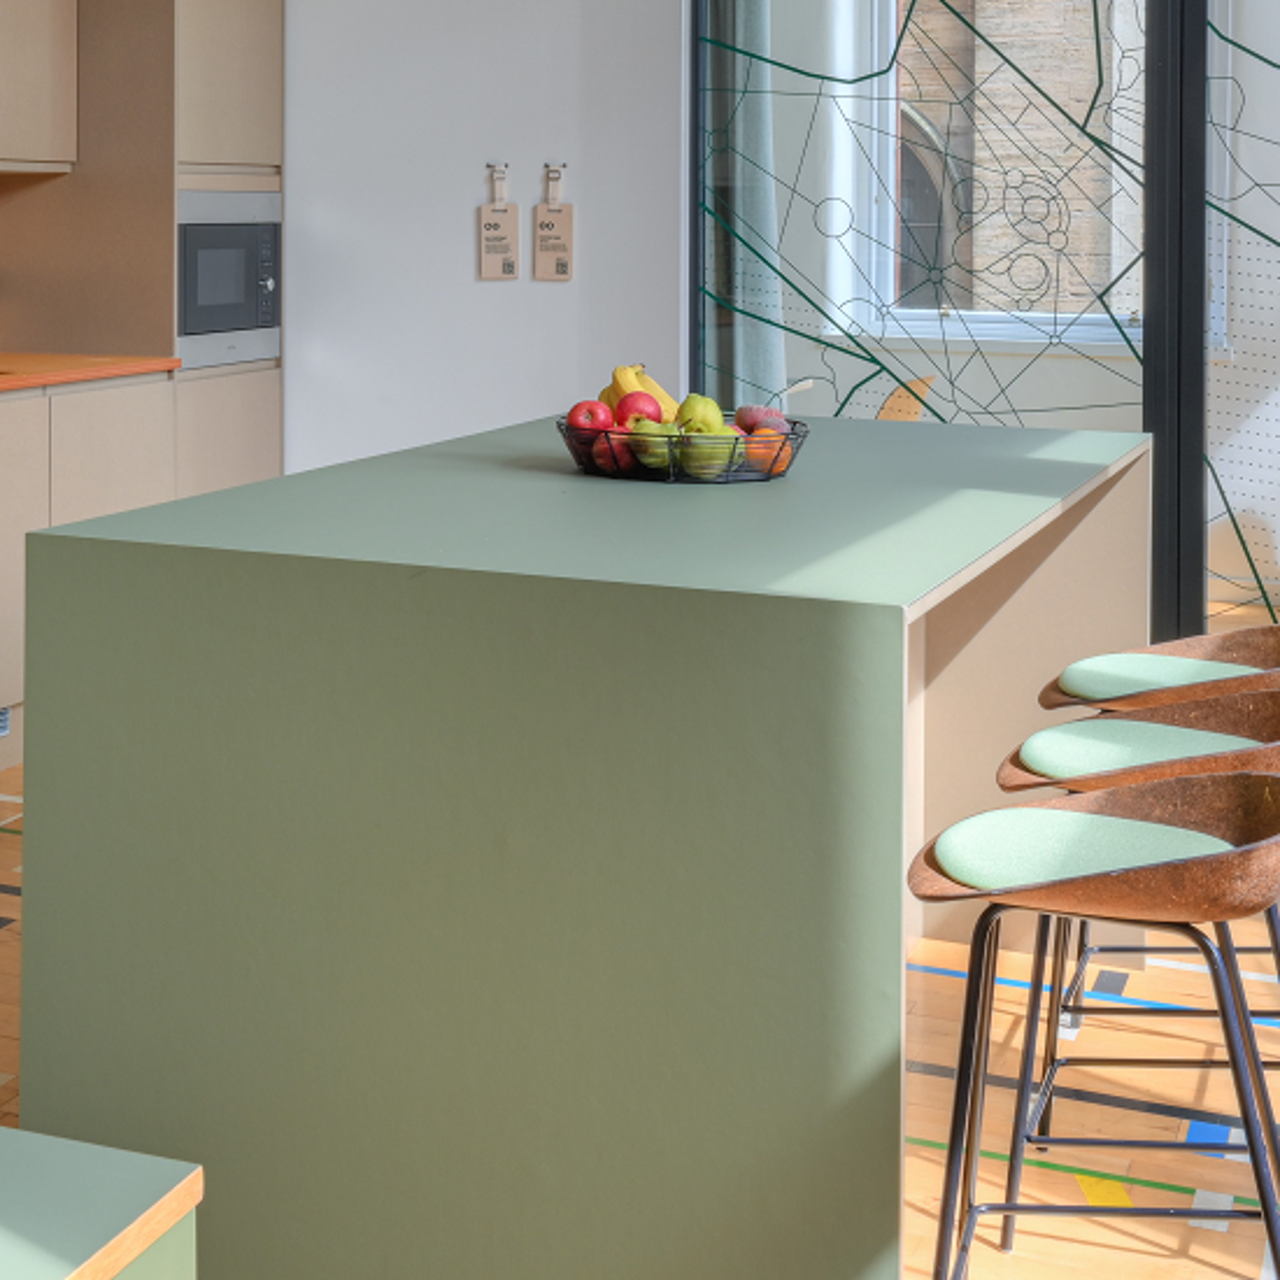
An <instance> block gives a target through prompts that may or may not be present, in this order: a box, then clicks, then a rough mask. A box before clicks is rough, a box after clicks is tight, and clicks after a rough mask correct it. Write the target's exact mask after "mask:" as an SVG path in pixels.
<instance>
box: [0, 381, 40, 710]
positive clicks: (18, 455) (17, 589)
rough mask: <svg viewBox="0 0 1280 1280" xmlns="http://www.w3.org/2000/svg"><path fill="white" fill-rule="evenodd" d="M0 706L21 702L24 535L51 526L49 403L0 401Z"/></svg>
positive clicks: (35, 398) (33, 399)
mask: <svg viewBox="0 0 1280 1280" xmlns="http://www.w3.org/2000/svg"><path fill="white" fill-rule="evenodd" d="M0 476H3V477H4V497H3V500H0V707H9V706H13V705H14V704H16V703H19V702H21V701H22V665H23V664H22V629H23V619H24V616H25V607H24V604H25V592H26V535H27V534H28V533H30V532H31V531H32V530H33V529H44V528H47V527H48V524H49V401H48V400H46V399H45V397H44V396H29V397H27V398H25V399H18V398H13V397H9V396H0Z"/></svg>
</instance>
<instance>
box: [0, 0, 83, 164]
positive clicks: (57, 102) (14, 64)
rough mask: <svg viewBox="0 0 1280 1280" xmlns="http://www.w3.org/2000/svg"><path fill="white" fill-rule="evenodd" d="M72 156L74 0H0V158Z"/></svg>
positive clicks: (68, 158)
mask: <svg viewBox="0 0 1280 1280" xmlns="http://www.w3.org/2000/svg"><path fill="white" fill-rule="evenodd" d="M75 158H76V0H0V161H8V162H17V163H18V164H21V163H22V162H24V161H25V162H28V163H31V162H37V163H47V162H56V163H66V162H69V161H72V160H74V159H75Z"/></svg>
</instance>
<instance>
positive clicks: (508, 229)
mask: <svg viewBox="0 0 1280 1280" xmlns="http://www.w3.org/2000/svg"><path fill="white" fill-rule="evenodd" d="M519 277H520V206H519V205H515V204H507V203H503V204H482V205H481V206H480V279H481V280H517V279H519Z"/></svg>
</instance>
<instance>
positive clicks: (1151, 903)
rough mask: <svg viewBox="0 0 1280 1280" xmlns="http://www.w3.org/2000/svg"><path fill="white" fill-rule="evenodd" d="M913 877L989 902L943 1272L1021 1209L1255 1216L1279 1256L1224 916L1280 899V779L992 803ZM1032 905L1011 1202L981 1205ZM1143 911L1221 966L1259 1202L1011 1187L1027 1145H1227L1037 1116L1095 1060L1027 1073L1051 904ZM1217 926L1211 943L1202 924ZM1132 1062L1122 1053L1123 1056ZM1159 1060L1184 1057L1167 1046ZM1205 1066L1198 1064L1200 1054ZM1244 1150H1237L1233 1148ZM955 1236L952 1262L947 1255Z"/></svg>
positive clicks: (1222, 1001)
mask: <svg viewBox="0 0 1280 1280" xmlns="http://www.w3.org/2000/svg"><path fill="white" fill-rule="evenodd" d="M908 885H909V887H910V889H911V891H912V892H913V893H914V894H915V895H916V897H917V898H920V899H922V900H923V901H925V902H955V901H961V900H966V899H967V900H973V901H985V902H986V903H988V904H989V905H988V906H987V908H986V910H985V911H984V912H983V913H982V915H981V916H980V917H979V919H978V922H977V924H976V925H975V927H974V932H973V938H972V942H971V945H970V953H969V976H968V983H967V986H966V991H965V1004H964V1013H963V1017H962V1021H961V1029H960V1054H959V1062H958V1064H957V1069H956V1081H955V1098H954V1104H953V1109H952V1115H951V1128H950V1139H949V1146H948V1152H947V1162H946V1173H945V1178H944V1183H943V1191H942V1199H941V1204H940V1209H939V1222H938V1245H937V1252H936V1254H935V1260H934V1271H933V1275H934V1277H935V1280H962V1278H963V1277H964V1276H965V1274H966V1272H967V1270H968V1262H969V1255H970V1251H971V1249H972V1246H973V1241H974V1233H975V1231H976V1229H977V1225H978V1222H979V1220H980V1218H981V1217H982V1216H983V1215H984V1214H999V1215H1001V1216H1002V1217H1003V1220H1004V1221H1003V1229H1002V1235H1001V1247H1002V1248H1003V1249H1005V1250H1006V1251H1007V1250H1009V1249H1011V1248H1012V1247H1013V1242H1014V1224H1015V1218H1016V1215H1017V1214H1020V1213H1034V1214H1042V1215H1057V1216H1068V1215H1076V1216H1086V1217H1163V1218H1189V1217H1196V1218H1206V1217H1218V1216H1221V1217H1225V1218H1231V1217H1254V1218H1256V1217H1259V1216H1260V1217H1261V1218H1262V1219H1263V1223H1264V1226H1265V1229H1266V1233H1267V1239H1268V1242H1269V1247H1270V1249H1271V1252H1272V1257H1273V1259H1280V1207H1278V1206H1277V1203H1276V1191H1275V1187H1276V1181H1275V1174H1276V1168H1277V1164H1276V1161H1277V1141H1276V1132H1275V1120H1274V1115H1273V1113H1272V1109H1271V1103H1270V1098H1269V1095H1268V1094H1267V1091H1266V1089H1265V1087H1263V1088H1259V1083H1260V1082H1262V1081H1263V1080H1264V1075H1263V1072H1264V1064H1263V1063H1262V1061H1261V1059H1260V1057H1259V1055H1258V1048H1257V1043H1256V1040H1255V1038H1254V1034H1253V1027H1252V1024H1251V1023H1250V1021H1249V1020H1248V1018H1247V1017H1241V1010H1242V1009H1243V1008H1244V1002H1243V983H1242V981H1241V977H1240V969H1239V964H1238V962H1237V959H1236V953H1235V949H1234V946H1233V944H1232V938H1231V931H1230V924H1229V922H1230V921H1232V920H1237V919H1240V918H1242V917H1244V916H1249V915H1254V914H1256V913H1257V912H1259V911H1261V910H1263V909H1264V908H1266V907H1267V906H1269V905H1270V904H1272V903H1274V902H1275V901H1276V899H1277V897H1280V785H1278V780H1277V779H1276V778H1275V777H1272V776H1268V775H1266V774H1249V773H1230V774H1217V775H1207V776H1191V777H1182V778H1172V779H1161V780H1158V781H1155V782H1145V783H1135V784H1134V785H1132V786H1128V787H1117V788H1111V789H1108V790H1104V791H1088V792H1081V793H1078V794H1074V795H1066V796H1059V797H1054V798H1052V799H1046V800H1040V801H1037V802H1035V803H1033V804H1027V805H1021V806H1018V807H1016V808H1013V809H1001V810H994V811H992V812H990V813H985V814H978V815H976V816H975V817H973V818H968V819H965V820H964V821H963V822H959V823H956V824H955V825H954V826H953V827H950V828H948V830H947V831H945V832H943V833H942V834H941V835H940V836H938V837H937V838H936V839H935V840H933V841H931V842H930V843H929V844H927V845H926V846H925V847H924V848H923V849H922V850H921V851H920V852H919V853H918V854H917V855H916V857H915V859H914V861H913V862H912V864H911V867H910V870H909V872H908ZM1017 909H1025V910H1029V911H1033V912H1036V913H1038V914H1039V919H1038V921H1037V929H1036V945H1035V951H1034V954H1033V958H1032V970H1031V983H1030V995H1029V1002H1028V1009H1027V1019H1026V1028H1027V1029H1026V1034H1025V1036H1024V1041H1023V1046H1022V1057H1021V1064H1020V1069H1019V1076H1018V1087H1017V1099H1016V1102H1015V1104H1014V1131H1013V1134H1012V1141H1011V1144H1010V1152H1009V1167H1008V1173H1007V1176H1006V1187H1005V1196H1004V1199H1003V1200H1002V1201H999V1202H992V1203H978V1202H977V1201H976V1189H977V1162H978V1150H979V1141H980V1137H981V1132H982V1110H983V1099H984V1090H985V1084H986V1075H987V1061H988V1054H989V1046H990V1035H991V1011H992V1006H993V1001H994V989H995V976H996V960H997V957H998V954H999V936H1000V925H1001V921H1002V918H1003V917H1004V916H1005V915H1006V914H1007V913H1009V912H1010V911H1014V910H1017ZM1054 916H1057V917H1059V918H1068V919H1074V918H1080V919H1092V920H1099V919H1100V920H1113V921H1121V922H1125V923H1135V922H1138V923H1143V924H1145V925H1146V926H1147V927H1149V928H1153V929H1158V930H1162V931H1168V932H1170V933H1174V934H1178V935H1180V936H1181V937H1182V938H1183V939H1184V940H1186V941H1188V942H1190V943H1191V944H1192V945H1193V946H1194V947H1195V948H1196V949H1197V950H1198V951H1199V952H1200V954H1201V956H1202V958H1203V960H1204V962H1205V964H1206V965H1207V966H1208V969H1209V973H1210V976H1211V979H1212V984H1213V991H1214V997H1215V1001H1216V1004H1217V1012H1218V1016H1219V1019H1220V1022H1221V1025H1222V1032H1223V1041H1224V1047H1225V1049H1226V1063H1227V1065H1228V1066H1229V1068H1230V1071H1231V1077H1232V1082H1233V1084H1234V1086H1235V1092H1236V1100H1237V1103H1238V1105H1239V1108H1240V1117H1241V1122H1242V1125H1243V1128H1244V1133H1245V1142H1246V1147H1247V1151H1248V1156H1249V1162H1250V1164H1251V1166H1252V1169H1253V1174H1254V1179H1255V1181H1256V1183H1257V1188H1258V1199H1259V1203H1260V1208H1259V1209H1257V1210H1249V1209H1224V1210H1218V1211H1216V1212H1214V1213H1212V1214H1206V1213H1205V1211H1203V1210H1197V1209H1193V1208H1189V1207H1188V1208H1178V1207H1172V1206H1171V1207H1161V1208H1154V1207H1134V1206H1131V1205H1130V1206H1109V1205H1090V1204H1079V1205H1048V1204H1044V1203H1041V1202H1024V1201H1020V1200H1019V1199H1018V1193H1019V1189H1020V1186H1021V1178H1022V1167H1023V1160H1024V1157H1025V1150H1026V1147H1027V1145H1028V1144H1029V1143H1034V1144H1035V1145H1036V1146H1043V1147H1053V1146H1054V1145H1055V1144H1069V1145H1074V1146H1079V1145H1081V1144H1082V1143H1085V1144H1087V1145H1089V1146H1091V1147H1096V1148H1103V1149H1107V1148H1110V1149H1118V1148H1133V1147H1135V1146H1136V1147H1139V1148H1145V1149H1147V1150H1150V1149H1153V1148H1155V1147H1160V1148H1169V1149H1175V1148H1176V1149H1179V1150H1185V1151H1192V1150H1195V1151H1210V1150H1212V1151H1218V1150H1224V1151H1225V1150H1226V1146H1225V1144H1212V1143H1209V1144H1196V1145H1194V1146H1188V1144H1186V1143H1178V1142H1174V1141H1168V1142H1164V1141H1160V1142H1154V1141H1150V1140H1142V1141H1128V1140H1123V1139H1111V1138H1092V1137H1090V1138H1085V1139H1080V1138H1070V1139H1066V1138H1057V1137H1055V1136H1054V1135H1053V1134H1052V1133H1048V1132H1044V1126H1043V1125H1042V1123H1041V1121H1042V1117H1043V1115H1044V1113H1045V1109H1046V1106H1047V1105H1048V1103H1049V1102H1050V1100H1051V1099H1052V1096H1053V1090H1054V1088H1055V1086H1056V1083H1057V1080H1058V1077H1059V1076H1060V1075H1061V1073H1062V1072H1063V1071H1066V1070H1068V1069H1069V1068H1070V1067H1072V1066H1073V1065H1075V1066H1079V1065H1085V1064H1087V1065H1090V1066H1100V1065H1106V1060H1103V1059H1096V1058H1088V1059H1082V1058H1056V1059H1055V1060H1054V1061H1053V1062H1052V1063H1051V1064H1050V1065H1049V1066H1048V1068H1047V1070H1046V1071H1045V1073H1044V1075H1043V1077H1042V1079H1041V1080H1040V1081H1039V1082H1038V1088H1037V1087H1036V1085H1037V1082H1036V1081H1035V1080H1034V1071H1035V1061H1036V1056H1037V1046H1038V1040H1039V1024H1040V1010H1041V1000H1042V994H1043V988H1044V978H1045V960H1046V955H1047V951H1048V939H1049V927H1050V923H1051V917H1054ZM1206 921H1207V922H1209V923H1210V924H1211V925H1212V926H1213V931H1214V934H1215V938H1216V942H1215V940H1214V939H1211V938H1210V937H1209V936H1208V934H1206V933H1205V932H1202V930H1201V929H1200V928H1197V927H1196V922H1206ZM1123 1061H1124V1060H1118V1061H1117V1065H1119V1064H1120V1063H1122V1062H1123ZM1164 1061H1165V1065H1184V1066H1185V1065H1188V1064H1187V1063H1186V1062H1183V1061H1182V1060H1175V1059H1168V1060H1164ZM1197 1065H1199V1064H1198V1063H1197ZM1237 1150H1238V1148H1237ZM953 1247H954V1251H955V1260H954V1265H953V1264H952V1250H953Z"/></svg>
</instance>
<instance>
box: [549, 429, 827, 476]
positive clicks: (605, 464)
mask: <svg viewBox="0 0 1280 1280" xmlns="http://www.w3.org/2000/svg"><path fill="white" fill-rule="evenodd" d="M786 421H787V426H788V428H789V429H788V431H787V433H786V434H785V435H784V434H782V433H780V432H770V433H769V434H767V435H754V436H740V435H737V434H734V435H680V434H679V433H675V432H673V433H670V434H666V433H664V434H661V435H659V434H648V433H643V434H642V433H640V432H633V431H617V430H610V431H591V430H582V429H580V428H574V427H571V426H570V425H569V424H568V422H566V421H565V419H564V418H560V419H558V420H557V422H556V427H557V428H558V429H559V431H560V436H561V439H563V440H564V442H565V446H566V447H567V448H568V450H569V452H570V454H572V455H573V460H574V461H575V462H576V463H577V464H578V467H579V468H580V469H581V470H582V471H583V472H585V473H586V474H587V475H589V476H607V477H608V478H609V479H610V480H659V481H664V482H666V483H667V484H672V483H676V484H734V483H737V482H739V481H744V480H777V479H780V478H781V477H782V476H785V475H786V474H787V472H788V471H790V470H791V467H792V465H793V464H794V462H795V460H796V454H798V453H799V452H800V448H801V446H802V445H803V444H804V442H805V441H806V440H807V439H808V438H809V428H808V426H807V425H806V424H805V423H803V422H799V421H797V420H796V419H794V418H788V419H787V420H786Z"/></svg>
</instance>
